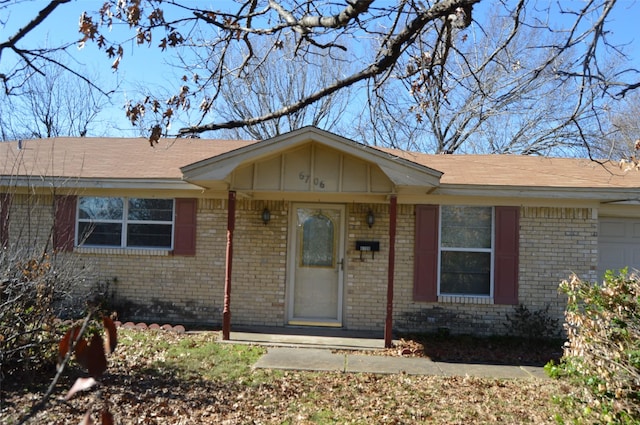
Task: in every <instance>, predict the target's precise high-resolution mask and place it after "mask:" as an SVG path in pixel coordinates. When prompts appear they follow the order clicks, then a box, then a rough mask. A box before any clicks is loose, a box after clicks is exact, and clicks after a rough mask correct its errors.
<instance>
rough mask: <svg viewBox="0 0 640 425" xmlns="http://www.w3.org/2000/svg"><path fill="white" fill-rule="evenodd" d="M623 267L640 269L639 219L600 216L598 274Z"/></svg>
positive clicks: (601, 274) (602, 274)
mask: <svg viewBox="0 0 640 425" xmlns="http://www.w3.org/2000/svg"><path fill="white" fill-rule="evenodd" d="M624 267H628V268H629V270H632V269H640V219H637V218H636V219H628V218H606V217H603V218H600V231H599V232H598V276H599V277H600V278H602V276H604V272H605V271H606V270H616V271H617V270H620V269H621V268H624Z"/></svg>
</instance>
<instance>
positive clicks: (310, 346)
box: [229, 332, 547, 379]
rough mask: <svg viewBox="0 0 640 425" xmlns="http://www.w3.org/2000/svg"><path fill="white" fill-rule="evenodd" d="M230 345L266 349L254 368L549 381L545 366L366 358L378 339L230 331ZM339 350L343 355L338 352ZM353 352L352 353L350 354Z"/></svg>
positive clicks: (381, 344)
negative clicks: (365, 352) (246, 345)
mask: <svg viewBox="0 0 640 425" xmlns="http://www.w3.org/2000/svg"><path fill="white" fill-rule="evenodd" d="M229 342H230V343H245V344H258V345H263V346H266V347H267V353H266V354H264V355H263V356H262V357H260V359H258V361H257V362H256V363H255V365H254V368H260V369H284V370H304V371H319V372H350V373H380V374H391V373H406V374H409V375H434V376H475V377H483V378H497V379H531V378H537V379H546V378H547V375H546V374H545V372H544V370H543V368H542V367H533V366H510V365H509V366H503V365H485V364H464V363H445V362H434V361H432V360H430V359H428V358H426V357H400V356H382V355H375V354H372V355H367V354H362V353H356V352H355V351H362V350H365V351H372V350H381V349H383V347H384V341H383V340H381V339H378V338H354V337H350V336H322V335H320V336H319V335H292V334H263V333H251V332H231V334H230V341H229ZM336 350H340V352H336ZM352 350H353V351H354V352H353V353H350V351H352Z"/></svg>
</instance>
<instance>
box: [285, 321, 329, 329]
mask: <svg viewBox="0 0 640 425" xmlns="http://www.w3.org/2000/svg"><path fill="white" fill-rule="evenodd" d="M287 324H288V325H289V326H316V327H324V328H341V327H342V323H339V322H326V321H321V320H289V323H287Z"/></svg>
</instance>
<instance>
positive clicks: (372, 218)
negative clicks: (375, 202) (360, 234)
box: [367, 210, 376, 228]
mask: <svg viewBox="0 0 640 425" xmlns="http://www.w3.org/2000/svg"><path fill="white" fill-rule="evenodd" d="M375 222H376V217H375V216H374V215H373V211H371V210H369V212H368V213H367V224H368V225H369V228H371V227H372V226H373V223H375Z"/></svg>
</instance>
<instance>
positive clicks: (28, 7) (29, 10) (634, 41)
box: [0, 0, 640, 136]
mask: <svg viewBox="0 0 640 425" xmlns="http://www.w3.org/2000/svg"><path fill="white" fill-rule="evenodd" d="M193 1H194V3H195V2H196V1H197V3H198V5H199V6H204V5H203V3H205V4H209V3H212V4H214V5H215V6H214V7H215V8H224V3H227V2H228V3H229V4H230V6H232V7H233V4H231V3H232V2H230V1H229V0H215V1H213V2H212V1H206V0H193ZM378 1H380V0H378ZM383 1H384V0H383ZM47 3H48V1H44V0H27V1H23V2H22V3H20V6H19V7H12V8H11V9H10V15H7V11H6V10H0V21H5V22H7V24H6V26H5V27H4V28H0V30H1V33H0V34H1V35H0V39H3V40H4V39H6V37H7V36H8V35H9V34H13V33H14V32H15V31H16V30H17V29H18V28H20V27H22V26H24V25H25V24H26V23H27V22H28V21H29V20H30V19H32V18H33V17H34V16H35V14H36V13H37V11H39V10H40V9H41V8H43V7H44V6H45V5H46V4H47ZM394 3H395V1H394ZM554 3H555V2H554ZM102 4H103V1H102V0H74V1H72V2H70V3H69V4H63V5H61V6H59V7H58V8H57V9H56V11H55V12H54V14H53V15H52V16H51V17H50V19H48V20H47V21H45V23H44V24H43V25H42V26H41V27H39V28H38V31H36V32H34V33H32V34H30V35H29V36H28V38H27V39H25V43H24V44H22V46H23V47H27V46H29V47H45V46H46V45H56V44H58V43H59V42H62V41H69V40H73V39H77V38H79V33H78V21H79V17H80V14H81V13H82V11H83V10H87V11H90V12H92V11H95V10H97V9H99V8H100V7H101V6H102ZM484 4H487V5H488V4H489V3H481V5H484ZM539 4H541V5H543V6H544V5H546V4H549V2H539ZM562 4H563V6H564V5H566V3H565V2H564V0H563V2H562ZM580 5H581V2H578V3H577V6H580ZM479 10H480V11H481V10H482V9H479ZM476 12H477V11H476ZM639 17H640V0H618V4H617V6H616V10H615V12H614V15H613V16H612V20H611V23H612V24H613V25H612V26H610V27H609V30H610V31H611V32H612V33H611V37H612V40H613V41H614V42H615V43H620V44H625V45H626V50H627V54H628V55H629V57H630V59H631V60H632V63H631V64H630V65H633V66H635V67H637V68H639V69H640V31H638V25H639V24H638V18H639ZM117 31H118V29H117V28H115V29H114V32H117ZM115 35H117V34H115ZM153 45H154V46H152V47H150V48H149V47H145V46H135V45H134V43H127V44H125V46H124V47H125V49H126V53H125V57H124V59H123V61H122V63H121V65H120V69H119V71H118V72H117V73H114V72H113V71H112V70H111V62H112V60H110V59H108V58H107V57H106V55H105V54H104V52H101V51H98V49H97V48H96V46H95V44H93V43H88V44H87V45H86V46H85V47H84V48H83V49H81V50H80V49H76V48H73V49H71V50H70V52H72V55H73V60H74V61H77V64H78V67H79V68H80V69H86V70H87V71H89V72H90V73H91V74H92V75H97V78H98V79H99V81H101V82H102V84H105V83H106V84H107V87H109V86H114V85H115V84H116V82H117V81H120V83H121V85H120V91H119V92H118V93H117V95H116V96H115V97H114V98H113V102H114V105H113V107H112V108H110V110H109V116H110V118H109V119H108V120H110V121H113V122H114V123H115V124H114V125H109V126H108V128H106V129H105V130H104V131H105V132H109V133H112V134H108V135H123V136H137V135H138V134H137V133H136V132H135V131H133V130H132V129H131V126H130V125H128V123H127V121H126V119H125V117H124V112H123V109H122V107H123V105H124V102H125V99H126V98H127V97H135V96H133V95H134V92H135V91H136V89H137V87H140V86H142V85H144V86H158V87H163V86H164V87H167V88H168V89H170V88H171V84H178V79H177V78H176V74H175V73H174V72H173V70H172V69H171V68H170V67H168V66H167V65H166V63H165V62H164V60H165V59H164V55H157V54H156V52H157V51H158V50H157V49H156V48H155V45H157V41H156V40H154V42H153ZM7 56H8V55H7V53H6V52H5V53H3V57H2V62H1V63H0V72H3V70H5V69H6V68H5V67H6V66H7V64H8V63H10V61H11V58H10V57H7ZM114 127H116V128H118V130H113V128H114ZM126 129H128V130H126Z"/></svg>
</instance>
